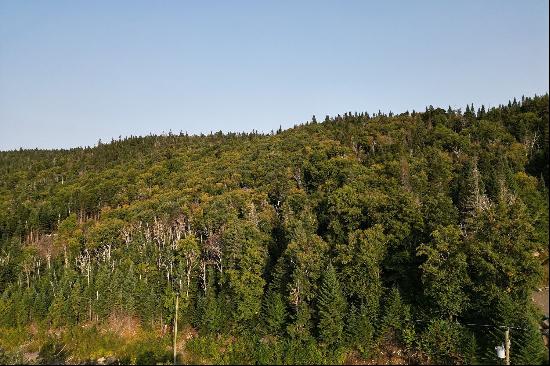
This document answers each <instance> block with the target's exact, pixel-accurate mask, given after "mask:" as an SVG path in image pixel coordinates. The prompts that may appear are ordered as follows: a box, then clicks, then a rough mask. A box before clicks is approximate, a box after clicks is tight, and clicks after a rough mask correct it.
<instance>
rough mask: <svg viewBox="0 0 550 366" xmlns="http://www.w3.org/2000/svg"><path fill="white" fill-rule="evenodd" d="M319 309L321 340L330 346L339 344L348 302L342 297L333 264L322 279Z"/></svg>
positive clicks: (318, 301)
mask: <svg viewBox="0 0 550 366" xmlns="http://www.w3.org/2000/svg"><path fill="white" fill-rule="evenodd" d="M317 307H318V313H319V324H318V333H319V337H320V339H321V340H322V341H323V342H324V343H326V344H328V345H337V344H339V343H340V342H341V341H342V338H343V337H342V335H343V330H344V314H345V311H346V300H345V298H344V296H343V295H342V290H341V288H340V283H339V281H338V278H337V277H336V271H335V270H334V267H333V266H332V264H331V263H329V265H328V267H327V269H326V272H324V274H323V277H322V282H321V286H320V288H319V297H318V300H317Z"/></svg>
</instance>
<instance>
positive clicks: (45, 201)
mask: <svg viewBox="0 0 550 366" xmlns="http://www.w3.org/2000/svg"><path fill="white" fill-rule="evenodd" d="M548 109H549V101H548V94H546V95H543V96H536V95H535V96H532V97H522V98H521V99H519V98H518V100H516V99H515V98H514V99H513V100H511V101H509V102H505V103H504V104H502V105H499V106H494V107H490V108H486V107H485V106H480V107H479V106H478V107H477V108H476V106H474V105H471V104H470V105H467V106H466V107H465V108H464V109H453V108H451V107H448V108H437V107H433V106H429V107H427V108H426V109H425V111H422V112H418V111H412V112H409V111H406V112H404V113H401V114H394V113H391V112H389V113H381V112H380V111H378V113H368V112H354V113H351V112H346V113H344V114H343V115H337V116H333V117H329V116H326V117H325V118H324V120H323V121H320V120H319V121H318V120H317V118H316V117H315V116H313V117H312V118H311V120H309V121H307V122H303V123H298V124H296V125H295V126H294V127H293V128H289V129H286V130H283V129H282V128H279V129H278V130H276V131H271V133H259V132H257V131H252V132H250V133H222V132H213V133H210V134H206V135H188V134H187V133H185V132H179V133H172V132H170V133H167V134H162V135H149V136H144V137H135V136H130V137H125V138H123V137H120V138H118V139H113V140H112V141H110V142H108V143H106V142H101V141H99V142H98V143H97V146H94V147H84V148H81V147H79V148H72V149H68V150H39V149H34V150H28V149H27V150H24V149H20V150H18V151H3V152H0V363H48V362H69V363H132V364H142V363H163V364H168V363H172V362H174V356H173V343H174V336H176V342H175V343H176V353H177V354H176V362H177V363H193V364H201V363H203V364H204V363H206V364H335V363H337V364H342V363H355V364H361V363H363V364H365V363H368V362H370V363H373V362H375V363H384V362H388V363H420V364H430V363H431V364H433V363H442V364H493V363H495V362H499V360H497V359H496V353H495V346H498V345H500V344H501V343H502V342H503V339H504V338H503V337H504V328H505V327H508V329H510V337H511V340H512V343H511V363H512V364H548V349H547V348H546V347H545V345H544V343H543V338H542V335H541V332H540V329H539V322H540V321H541V318H542V316H543V314H542V312H541V310H539V309H538V308H537V307H536V306H535V305H534V304H533V302H532V300H531V296H532V293H533V291H536V289H537V288H538V287H541V286H543V283H544V282H545V281H546V283H547V282H548V272H547V269H545V267H544V266H543V265H542V263H543V262H544V261H545V260H546V262H547V260H548V259H547V258H548V245H549V242H548V236H549V232H548V224H549V222H548V209H549V201H548V200H549V194H548V182H549V148H548V144H549V119H548ZM258 118H261V116H258ZM176 299H177V302H178V308H177V313H176ZM176 316H177V322H176ZM176 324H177V334H174V333H175V330H176V327H175V325H176Z"/></svg>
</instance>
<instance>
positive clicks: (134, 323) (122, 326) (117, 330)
mask: <svg viewBox="0 0 550 366" xmlns="http://www.w3.org/2000/svg"><path fill="white" fill-rule="evenodd" d="M102 331H107V332H110V333H113V334H116V335H117V336H119V337H120V338H122V339H124V340H127V341H128V340H131V339H135V338H137V337H138V336H139V335H140V333H141V331H142V328H141V323H140V321H139V319H138V318H137V317H132V316H128V315H123V314H120V313H112V314H111V315H110V316H109V318H108V319H107V322H106V323H105V325H103V327H102Z"/></svg>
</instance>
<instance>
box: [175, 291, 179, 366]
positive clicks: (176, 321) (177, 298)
mask: <svg viewBox="0 0 550 366" xmlns="http://www.w3.org/2000/svg"><path fill="white" fill-rule="evenodd" d="M179 298H180V295H179V294H178V295H176V314H175V316H174V365H176V361H177V354H178V352H177V348H176V342H177V336H178V302H179Z"/></svg>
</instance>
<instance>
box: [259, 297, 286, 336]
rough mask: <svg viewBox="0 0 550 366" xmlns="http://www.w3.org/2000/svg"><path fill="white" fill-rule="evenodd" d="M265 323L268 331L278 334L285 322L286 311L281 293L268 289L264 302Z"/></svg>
mask: <svg viewBox="0 0 550 366" xmlns="http://www.w3.org/2000/svg"><path fill="white" fill-rule="evenodd" d="M264 316H265V325H266V328H267V330H268V331H269V332H271V333H273V334H279V333H280V332H281V330H282V329H283V325H284V324H285V321H286V317H287V312H286V307H285V304H284V302H283V297H282V296H281V294H279V293H278V292H275V291H270V292H269V293H268V295H267V296H266V301H265V303H264Z"/></svg>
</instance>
